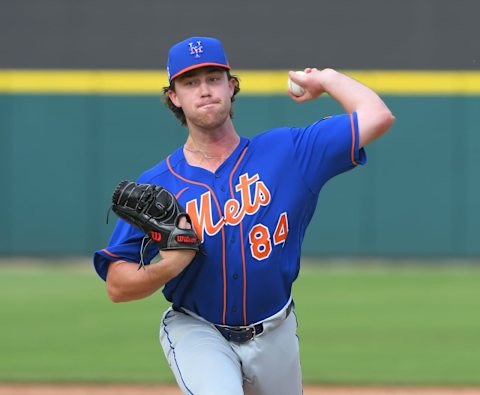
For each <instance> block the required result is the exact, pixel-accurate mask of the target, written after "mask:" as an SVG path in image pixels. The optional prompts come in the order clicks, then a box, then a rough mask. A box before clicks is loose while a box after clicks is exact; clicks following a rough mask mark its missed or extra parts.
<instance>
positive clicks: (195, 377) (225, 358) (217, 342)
mask: <svg viewBox="0 0 480 395" xmlns="http://www.w3.org/2000/svg"><path fill="white" fill-rule="evenodd" d="M160 342H161V344H162V348H163V351H164V353H165V356H166V358H167V361H168V363H169V365H170V368H171V369H172V371H173V373H174V375H175V378H176V380H177V383H178V385H179V386H180V388H181V389H182V391H183V393H184V394H194V395H217V394H218V395H225V394H231V395H243V388H242V385H243V379H242V372H241V366H240V361H239V359H238V356H237V355H236V354H235V353H234V352H233V350H232V349H231V347H230V345H229V343H228V342H227V341H225V339H224V338H223V337H222V336H221V335H220V333H219V332H218V331H217V330H216V329H215V328H213V327H212V326H211V325H209V324H208V323H205V322H203V321H200V320H198V319H196V318H193V317H191V316H188V315H185V314H183V313H180V312H176V311H172V310H169V311H167V312H166V313H165V314H164V316H163V318H162V323H161V327H160Z"/></svg>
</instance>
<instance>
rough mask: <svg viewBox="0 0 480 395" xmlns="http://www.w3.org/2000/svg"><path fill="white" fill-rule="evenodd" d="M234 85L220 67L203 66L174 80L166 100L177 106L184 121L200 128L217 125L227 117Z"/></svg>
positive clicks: (219, 125)
mask: <svg viewBox="0 0 480 395" xmlns="http://www.w3.org/2000/svg"><path fill="white" fill-rule="evenodd" d="M234 89H235V86H234V81H233V80H230V81H229V80H228V78H227V73H226V72H225V70H224V69H222V68H218V67H203V68H200V69H197V70H193V71H191V72H188V73H185V75H182V76H180V77H177V78H176V79H175V91H169V96H170V100H172V102H173V104H175V105H176V106H177V107H181V108H182V110H183V112H184V114H185V117H186V119H187V124H189V125H195V126H197V127H200V128H202V129H215V128H218V127H221V126H222V125H223V124H224V123H225V122H226V121H227V120H228V119H229V117H230V109H231V107H232V102H231V98H232V96H233V92H234Z"/></svg>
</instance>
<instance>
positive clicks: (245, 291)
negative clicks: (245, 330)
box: [229, 147, 248, 326]
mask: <svg viewBox="0 0 480 395" xmlns="http://www.w3.org/2000/svg"><path fill="white" fill-rule="evenodd" d="M247 150H248V147H245V149H244V150H243V152H242V154H241V155H240V158H238V161H237V163H235V166H234V167H233V170H232V172H231V173H230V180H229V182H230V194H231V195H232V199H234V198H235V196H234V193H233V174H234V173H235V172H236V171H237V168H238V165H239V164H240V162H241V161H242V159H243V157H244V156H245V154H246V153H247ZM244 245H245V244H244V243H243V222H240V247H241V248H240V250H241V253H242V268H243V325H245V326H246V325H247V263H246V259H245V249H244V248H243V246H244Z"/></svg>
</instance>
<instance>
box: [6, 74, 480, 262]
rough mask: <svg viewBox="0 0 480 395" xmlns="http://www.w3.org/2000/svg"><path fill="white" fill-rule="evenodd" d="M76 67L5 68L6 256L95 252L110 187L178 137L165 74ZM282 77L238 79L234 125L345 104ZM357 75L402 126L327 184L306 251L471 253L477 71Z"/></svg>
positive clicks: (295, 121) (478, 182) (299, 118)
mask: <svg viewBox="0 0 480 395" xmlns="http://www.w3.org/2000/svg"><path fill="white" fill-rule="evenodd" d="M77 73H79V74H76V75H75V76H73V77H72V74H68V73H67V75H64V74H62V72H61V71H51V72H49V73H47V74H41V73H40V74H35V73H33V74H21V73H20V74H19V72H18V71H15V70H9V71H2V72H0V171H1V179H2V193H1V194H0V203H1V204H0V218H1V221H0V254H1V255H64V254H72V255H83V254H90V253H91V252H92V251H93V250H95V249H98V248H103V247H104V246H105V244H106V243H107V241H108V237H109V234H110V232H111V230H112V228H113V224H114V222H115V220H116V218H115V216H114V215H112V216H111V218H110V219H111V221H110V223H109V224H108V225H107V224H106V214H107V209H108V207H109V201H110V196H111V192H112V190H113V188H114V186H115V185H116V184H117V182H118V181H120V180H122V179H131V178H136V177H137V176H138V175H139V173H140V172H141V171H143V170H145V169H147V168H149V167H151V166H153V165H155V164H156V163H157V162H159V161H160V160H162V159H163V158H164V156H165V155H166V154H168V153H169V152H170V151H171V150H173V149H175V148H176V147H178V146H179V145H181V144H182V143H183V141H184V139H185V137H186V129H185V128H182V127H180V126H179V124H178V122H177V120H176V119H175V118H174V117H173V115H172V114H171V113H170V112H169V111H168V110H167V109H166V108H165V107H164V105H163V103H162V102H161V100H160V97H159V96H160V93H159V91H160V88H161V86H162V78H163V77H164V75H163V74H162V73H158V72H144V73H136V74H128V73H126V72H123V73H117V74H115V73H114V72H111V73H108V72H103V74H101V73H100V72H96V73H89V74H85V73H83V74H82V72H77ZM99 73H100V74H99ZM278 73H279V72H270V73H268V72H260V74H258V73H257V74H255V73H253V74H252V73H251V72H250V73H249V72H247V73H246V77H245V79H242V81H243V82H244V85H243V87H244V89H243V91H242V92H241V93H240V95H239V97H238V99H237V101H236V103H235V117H234V122H235V125H236V127H237V130H238V131H239V133H240V134H242V135H245V136H254V135H255V134H257V133H260V132H261V131H263V130H266V129H268V128H271V127H276V126H283V125H286V126H301V125H307V124H308V123H310V122H314V121H315V120H317V119H318V118H320V117H322V116H324V115H329V114H335V113H339V112H341V111H342V110H341V108H340V107H339V106H338V105H337V104H336V103H335V102H334V101H333V100H332V99H330V98H328V97H324V98H320V99H319V100H317V101H315V102H310V103H306V104H302V105H299V104H296V103H294V102H293V101H292V100H290V99H289V98H288V97H287V96H286V94H285V74H284V73H281V74H278ZM352 74H353V75H355V76H356V77H360V80H362V81H364V80H365V82H366V83H367V84H368V85H374V87H375V88H376V89H378V90H379V91H380V93H381V95H382V97H383V98H384V100H385V101H386V102H387V104H388V105H389V106H390V108H391V109H392V111H393V113H394V114H395V116H396V123H395V125H394V126H393V128H392V129H391V131H390V132H389V133H388V134H387V135H385V136H383V137H382V138H381V139H380V140H378V141H375V142H374V143H372V144H371V145H369V146H368V147H367V156H368V163H367V165H365V166H362V167H360V168H357V169H355V170H353V171H352V172H350V173H347V174H344V175H341V176H339V177H337V178H335V179H333V180H332V181H330V182H329V183H328V184H327V185H326V186H325V187H324V190H323V191H322V193H321V195H320V200H319V204H318V207H317V211H316V215H315V217H314V219H313V220H312V223H311V225H310V228H309V229H308V231H307V236H306V240H305V245H304V254H306V255H320V256H322V255H326V256H351V255H355V256H420V257H439V256H454V257H457V256H458V257H479V256H480V236H479V226H480V209H479V196H480V176H479V170H480V164H479V160H478V158H479V155H478V149H479V147H480V133H479V127H478V121H477V117H478V114H479V110H480V88H479V86H480V84H479V83H478V81H479V75H478V74H477V73H474V72H471V73H463V74H462V73H460V72H458V73H457V72H450V73H443V74H438V73H435V72H430V73H420V74H419V73H407V74H405V73H403V74H402V72H397V73H396V74H395V73H393V74H391V73H381V72H376V73H375V72H372V73H370V74H369V73H366V74H355V73H354V72H353V73H352ZM239 75H240V76H241V77H242V73H239ZM29 76H30V77H29ZM81 76H83V77H84V78H83V79H81V78H80V77H81ZM158 76H160V77H161V78H160V77H158ZM402 76H403V77H402ZM28 78H30V80H28ZM48 78H52V79H51V81H49V80H48ZM62 78H63V79H62ZM79 78H80V79H79ZM142 78H143V79H142ZM157 78H158V80H157ZM402 78H403V79H402ZM142 81H143V83H142ZM262 81H263V83H264V88H261V89H257V88H258V86H261V84H262ZM402 81H403V82H402ZM408 81H410V84H409V83H408ZM412 81H413V82H412ZM415 81H417V83H415ZM419 84H420V87H419ZM422 84H423V85H422ZM283 182H289V180H283Z"/></svg>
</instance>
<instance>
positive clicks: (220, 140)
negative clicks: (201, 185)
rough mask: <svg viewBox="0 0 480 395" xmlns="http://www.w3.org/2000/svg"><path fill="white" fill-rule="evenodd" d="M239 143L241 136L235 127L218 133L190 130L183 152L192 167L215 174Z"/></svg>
mask: <svg viewBox="0 0 480 395" xmlns="http://www.w3.org/2000/svg"><path fill="white" fill-rule="evenodd" d="M239 143H240V136H239V135H238V134H237V133H236V131H235V129H234V128H233V127H232V128H229V129H228V130H223V131H221V132H218V131H217V132H216V133H214V132H212V131H208V132H204V131H201V130H192V129H191V128H190V130H189V136H188V138H187V141H186V142H185V145H184V147H183V152H184V155H185V159H186V160H187V162H188V164H190V165H191V166H196V167H201V168H204V169H206V170H209V171H211V172H215V170H216V169H217V168H218V167H219V166H220V165H221V164H222V163H223V162H224V161H225V159H227V158H228V157H229V156H230V155H231V154H232V152H233V151H234V150H235V148H237V146H238V144H239Z"/></svg>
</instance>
